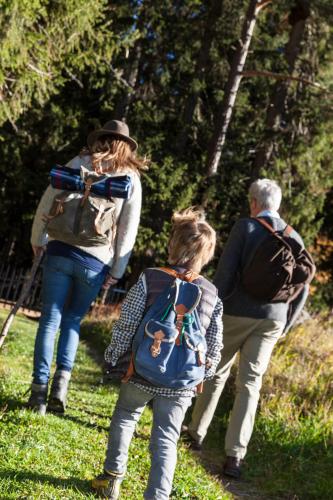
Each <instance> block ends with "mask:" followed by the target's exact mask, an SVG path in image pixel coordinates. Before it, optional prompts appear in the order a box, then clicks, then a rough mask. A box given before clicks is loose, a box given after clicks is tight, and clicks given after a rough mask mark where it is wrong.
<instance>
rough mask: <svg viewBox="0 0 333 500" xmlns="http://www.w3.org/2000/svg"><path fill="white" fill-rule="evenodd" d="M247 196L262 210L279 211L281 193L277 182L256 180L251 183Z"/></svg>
mask: <svg viewBox="0 0 333 500" xmlns="http://www.w3.org/2000/svg"><path fill="white" fill-rule="evenodd" d="M249 195H250V198H254V199H255V200H256V201H257V203H258V204H259V206H260V208H262V209H263V210H279V207H280V204H281V199H282V191H281V188H280V186H279V185H278V183H277V182H275V181H272V180H270V179H257V180H256V181H254V182H252V184H251V186H250V189H249Z"/></svg>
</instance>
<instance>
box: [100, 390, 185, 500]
mask: <svg viewBox="0 0 333 500" xmlns="http://www.w3.org/2000/svg"><path fill="white" fill-rule="evenodd" d="M191 399H192V398H191V396H175V397H171V398H167V397H165V396H153V395H151V394H148V393H147V392H145V391H143V390H142V389H140V388H139V387H137V386H135V385H134V384H132V383H130V382H129V383H126V384H121V388H120V394H119V399H118V401H117V404H116V408H115V410H114V413H113V416H112V420H111V425H110V432H109V442H108V448H107V452H106V460H105V463H104V470H105V471H107V472H116V473H118V474H125V472H126V463H127V458H128V449H129V446H130V443H131V439H132V436H133V432H134V430H135V424H136V422H137V421H138V420H139V418H140V416H141V414H142V412H143V410H144V408H145V406H146V404H147V403H148V402H149V401H150V400H153V428H152V431H151V436H150V447H149V448H150V454H151V467H150V473H149V479H148V485H147V488H146V491H145V494H144V498H145V499H146V500H167V499H168V498H169V495H170V493H171V488H172V481H173V476H174V473H175V468H176V463H177V442H178V439H179V434H180V429H181V425H182V422H183V420H184V416H185V413H186V410H187V408H188V407H189V406H190V404H191Z"/></svg>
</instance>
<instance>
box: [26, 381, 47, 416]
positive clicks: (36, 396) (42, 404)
mask: <svg viewBox="0 0 333 500" xmlns="http://www.w3.org/2000/svg"><path fill="white" fill-rule="evenodd" d="M47 387H48V385H47V384H34V383H32V384H31V394H30V397H29V399H28V402H27V404H26V406H27V408H29V409H30V410H32V411H34V412H35V413H38V414H39V415H45V412H46V399H47Z"/></svg>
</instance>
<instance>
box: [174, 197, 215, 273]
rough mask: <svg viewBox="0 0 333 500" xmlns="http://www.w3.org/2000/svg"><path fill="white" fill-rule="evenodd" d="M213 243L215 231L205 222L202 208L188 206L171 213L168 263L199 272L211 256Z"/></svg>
mask: <svg viewBox="0 0 333 500" xmlns="http://www.w3.org/2000/svg"><path fill="white" fill-rule="evenodd" d="M215 245H216V233H215V231H214V229H213V228H212V226H210V225H209V224H208V222H206V219H205V213H204V211H203V210H202V209H200V208H197V207H190V208H186V209H185V210H182V211H180V212H175V213H174V214H173V216H172V219H171V233H170V239H169V246H168V251H169V258H168V262H169V264H171V265H179V266H184V267H187V268H190V269H193V270H195V271H198V272H200V270H201V268H202V267H203V266H204V265H205V264H207V263H208V262H209V261H210V260H211V259H212V258H213V255H214V250H215Z"/></svg>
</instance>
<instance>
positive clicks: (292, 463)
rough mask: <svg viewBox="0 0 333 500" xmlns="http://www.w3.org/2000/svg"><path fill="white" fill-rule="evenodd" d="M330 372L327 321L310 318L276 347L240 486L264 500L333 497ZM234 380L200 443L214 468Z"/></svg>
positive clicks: (331, 335) (332, 336) (332, 340)
mask: <svg viewBox="0 0 333 500" xmlns="http://www.w3.org/2000/svg"><path fill="white" fill-rule="evenodd" d="M332 368H333V328H332V320H330V321H329V320H325V321H324V320H322V321H318V320H311V321H309V322H307V324H306V325H304V326H299V327H298V328H296V329H294V330H293V331H291V332H290V334H289V335H288V337H287V338H286V339H285V340H282V341H281V342H280V343H279V344H278V345H277V346H276V349H275V351H274V354H273V356H272V360H271V363H270V367H269V369H268V372H267V374H266V376H265V378H264V384H263V389H262V395H261V399H260V406H259V410H258V414H257V418H256V423H255V428H254V432H253V436H252V439H251V441H250V446H249V449H248V454H247V456H246V460H245V467H244V469H245V470H244V474H243V478H244V481H245V484H244V486H245V488H247V489H248V488H250V487H253V488H254V489H255V490H256V491H259V492H261V494H262V495H263V497H264V498H265V499H266V498H286V499H294V500H298V499H300V500H305V499H314V500H321V499H322V500H329V499H333V474H332V471H333V437H332V429H333V414H332V400H333V387H332V379H333V377H332V375H333V373H332V372H333V370H332ZM234 376H235V372H234V373H233V377H231V380H230V382H229V383H228V385H227V387H226V390H225V393H224V394H223V396H222V398H221V400H220V403H219V407H218V410H217V412H216V414H215V417H214V419H213V422H212V425H211V427H210V429H209V433H208V436H207V440H206V443H205V449H204V452H203V455H204V457H205V456H206V458H207V460H208V461H210V462H213V463H218V462H219V461H220V460H222V458H223V457H222V454H221V449H223V442H224V436H225V431H226V427H227V419H228V414H229V411H230V409H231V404H232V400H233V391H234Z"/></svg>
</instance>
